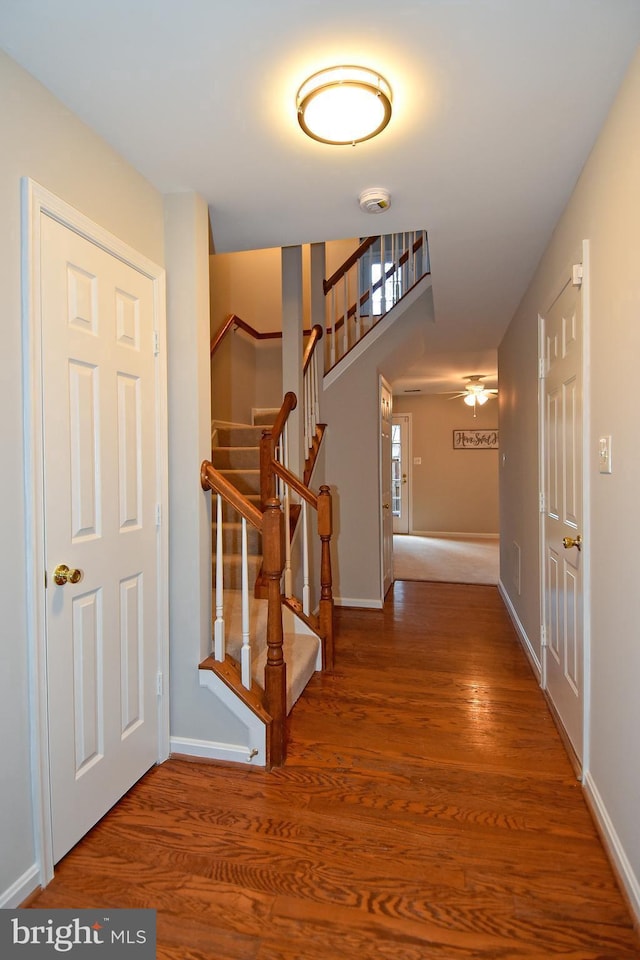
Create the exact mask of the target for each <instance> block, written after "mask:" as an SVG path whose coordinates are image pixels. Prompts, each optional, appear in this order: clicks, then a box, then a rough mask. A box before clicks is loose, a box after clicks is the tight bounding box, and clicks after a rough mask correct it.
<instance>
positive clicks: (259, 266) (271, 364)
mask: <svg viewBox="0 0 640 960" xmlns="http://www.w3.org/2000/svg"><path fill="white" fill-rule="evenodd" d="M214 226H215V225H214ZM357 245H358V240H357V239H354V238H351V239H349V240H336V241H332V242H330V243H327V244H326V246H325V256H326V269H325V276H329V275H330V274H331V273H332V272H333V271H334V270H335V269H336V268H337V267H339V266H340V264H341V263H343V262H344V260H345V259H346V258H347V257H348V256H349V255H350V254H351V253H352V252H353V250H355V248H356V247H357ZM310 253H311V247H310V245H309V244H305V245H303V246H302V291H303V295H302V315H301V317H300V322H301V324H302V326H303V329H305V330H306V329H310V327H311V302H310V293H309V291H310V275H311V268H310V262H311V256H310ZM209 260H210V298H211V332H212V335H213V334H215V332H216V331H217V330H219V329H220V327H221V326H222V325H223V323H224V322H225V320H226V318H227V317H228V316H229V314H230V313H235V314H237V315H238V316H239V317H240V318H241V319H242V320H245V321H246V322H247V323H248V324H250V325H251V326H252V327H253V328H254V329H255V330H257V331H258V332H259V333H273V332H274V331H277V330H282V254H281V250H280V248H279V247H278V248H271V249H268V250H247V251H241V252H238V253H224V254H214V255H213V256H211V257H210V258H209ZM211 385H212V389H211V416H212V418H213V419H216V420H228V421H235V422H238V423H248V422H249V419H250V416H251V410H252V408H253V407H275V406H279V405H280V404H281V403H282V395H283V388H282V341H279V340H278V341H273V342H272V341H269V340H263V341H253V340H252V339H251V338H250V337H249V336H248V335H247V334H244V333H242V332H233V331H230V332H229V333H228V334H227V335H226V337H225V339H224V341H223V343H222V345H221V346H220V347H219V348H218V350H217V351H216V354H215V356H214V357H213V358H212V361H211Z"/></svg>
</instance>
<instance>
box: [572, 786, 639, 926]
mask: <svg viewBox="0 0 640 960" xmlns="http://www.w3.org/2000/svg"><path fill="white" fill-rule="evenodd" d="M582 786H583V789H584V793H585V798H586V800H587V803H588V805H589V809H590V810H591V813H592V814H593V818H594V820H595V821H596V826H597V827H598V830H599V832H600V837H601V839H602V842H603V844H604V846H605V849H606V851H607V854H608V856H609V859H610V860H611V863H612V864H613V869H614V871H615V873H616V874H617V877H618V880H619V882H620V885H621V886H622V888H623V890H624V892H625V894H626V897H627V900H628V903H629V907H630V909H631V910H632V912H633V914H634V917H635V921H636V924H640V881H639V880H638V877H637V876H636V874H635V873H634V871H633V868H632V866H631V864H630V863H629V858H628V857H627V855H626V853H625V851H624V847H623V846H622V843H621V841H620V837H619V836H618V834H617V832H616V829H615V827H614V825H613V823H612V821H611V817H610V816H609V813H608V812H607V808H606V807H605V805H604V801H603V799H602V797H601V796H600V791H599V790H598V788H597V786H596V784H595V782H594V780H593V777H592V776H591V772H590V771H587V772H586V773H585V775H584V779H583V782H582Z"/></svg>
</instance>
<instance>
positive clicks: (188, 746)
mask: <svg viewBox="0 0 640 960" xmlns="http://www.w3.org/2000/svg"><path fill="white" fill-rule="evenodd" d="M253 749H255V748H249V747H245V746H243V745H239V744H237V743H219V742H218V741H216V740H192V739H190V738H189V737H171V754H172V755H173V754H177V755H178V756H183V757H197V758H198V759H199V760H223V761H225V762H227V763H244V764H251V766H253V767H263V766H264V755H263V756H262V757H260V755H259V753H258V752H257V753H254V752H253Z"/></svg>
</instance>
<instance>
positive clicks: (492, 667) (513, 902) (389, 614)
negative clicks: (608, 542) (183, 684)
mask: <svg viewBox="0 0 640 960" xmlns="http://www.w3.org/2000/svg"><path fill="white" fill-rule="evenodd" d="M337 617H338V633H337V644H336V669H335V673H334V674H333V675H331V676H329V675H324V676H323V675H317V676H316V677H315V678H314V679H313V680H312V681H311V684H310V686H309V688H308V689H307V692H306V693H305V695H304V696H303V697H302V699H301V700H300V701H299V702H298V704H297V705H296V707H295V709H294V712H293V715H292V720H291V733H290V745H289V759H288V762H287V765H286V767H284V768H282V769H279V770H275V771H274V772H272V773H265V772H263V771H259V770H251V769H249V770H247V769H246V768H242V769H235V768H230V767H217V766H213V765H206V764H196V763H191V762H188V761H184V760H178V759H172V760H170V761H168V762H167V763H166V764H164V765H163V766H161V767H157V768H155V769H154V770H152V771H151V772H150V773H149V774H147V776H146V777H144V778H143V779H142V780H141V781H140V783H138V784H137V785H136V787H134V789H133V790H132V791H131V792H130V793H129V794H128V795H127V796H126V797H125V798H124V800H122V801H121V802H120V803H119V804H118V806H117V807H115V808H114V809H113V810H112V811H111V812H110V813H109V814H108V815H107V816H106V817H105V818H104V819H103V820H102V821H101V822H100V823H99V824H98V825H97V826H96V827H95V828H94V829H93V830H92V831H91V833H90V834H89V835H88V836H87V837H86V838H85V839H84V840H83V841H82V842H81V843H80V844H78V846H77V847H75V848H74V850H72V851H71V853H69V854H68V855H67V856H66V857H65V859H64V860H63V861H62V862H61V863H60V864H59V865H58V867H57V868H56V876H55V879H54V880H53V882H52V883H51V884H50V885H49V886H48V887H47V888H46V890H44V891H43V892H42V893H41V894H40V895H39V896H38V897H37V898H36V899H35V900H34V901H33V902H32V903H31V906H34V907H55V906H64V907H133V906H140V907H155V908H157V911H158V954H157V955H158V957H160V958H166V960H169V958H171V960H173V958H176V960H178V958H179V960H201V958H207V960H227V958H228V960H231V958H234V960H249V958H251V960H341V958H349V960H351V958H358V960H369V958H376V960H378V958H382V960H387V958H388V960H424V958H434V960H462V958H466V960H481V958H495V960H498V958H500V960H516V958H526V960H534V958H535V960H542V958H549V957H561V958H563V960H596V958H597V960H626V958H638V957H640V943H639V941H638V939H637V938H636V937H635V935H634V932H633V929H632V923H631V919H630V916H629V913H628V911H627V908H626V906H625V903H624V901H623V899H622V896H621V894H620V892H619V890H618V888H617V886H616V883H615V881H614V878H613V875H612V872H611V869H610V867H609V865H608V862H607V859H606V857H605V854H604V851H603V849H602V847H601V845H600V842H599V840H598V836H597V834H596V831H595V828H594V825H593V823H592V820H591V818H590V815H589V813H588V811H587V809H586V806H585V803H584V801H583V798H582V792H581V788H580V785H579V784H578V783H577V782H576V780H575V777H574V774H573V772H572V769H571V766H570V764H569V761H568V759H567V757H566V755H565V753H564V750H563V747H562V745H561V742H560V739H559V737H558V734H557V732H556V729H555V727H554V725H553V722H552V720H551V717H550V715H549V713H548V710H547V707H546V704H545V700H544V697H543V695H542V693H541V691H540V690H539V688H538V686H537V683H536V681H535V679H534V677H533V675H532V674H531V671H530V669H529V666H528V664H527V662H526V659H525V657H524V654H523V652H522V650H521V649H520V647H519V645H518V643H517V640H516V638H515V634H514V632H513V629H512V627H511V624H510V621H509V619H508V617H507V614H506V612H505V610H504V607H503V605H502V602H501V601H500V598H499V595H498V592H497V590H496V588H495V587H484V586H464V585H459V584H439V583H407V582H403V583H396V584H395V586H394V589H393V593H392V596H391V598H390V600H389V601H388V602H387V604H386V605H385V608H384V610H383V611H379V612H371V611H357V610H338V611H337Z"/></svg>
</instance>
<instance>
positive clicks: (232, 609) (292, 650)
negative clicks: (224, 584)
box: [214, 590, 320, 713]
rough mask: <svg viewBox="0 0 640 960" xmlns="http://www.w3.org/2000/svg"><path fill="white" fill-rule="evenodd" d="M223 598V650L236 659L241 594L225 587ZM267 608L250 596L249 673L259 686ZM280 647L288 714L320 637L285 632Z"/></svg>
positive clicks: (305, 679) (310, 667) (312, 665)
mask: <svg viewBox="0 0 640 960" xmlns="http://www.w3.org/2000/svg"><path fill="white" fill-rule="evenodd" d="M224 598H225V599H224V613H223V615H224V621H225V636H226V652H227V653H228V654H229V655H230V656H231V657H233V658H234V660H237V661H238V662H239V661H240V652H241V649H242V594H241V592H240V590H228V591H225V595H224ZM267 607H268V604H267V601H266V600H257V599H256V598H255V597H251V598H250V602H249V636H250V638H251V653H252V658H251V674H252V677H253V679H254V680H255V681H256V683H258V684H260V686H261V687H264V668H265V665H266V662H267ZM214 611H215V597H214ZM214 615H215V613H214ZM283 646H284V658H285V662H286V664H287V713H288V712H289V711H290V710H291V707H292V706H293V704H294V703H295V702H296V700H297V699H298V697H299V696H300V694H301V693H302V691H303V690H304V688H305V687H306V685H307V683H308V682H309V680H310V678H311V677H312V676H313V674H314V673H315V670H316V664H317V659H318V652H319V649H320V640H319V639H318V637H316V636H308V635H307V634H298V633H290V632H287V633H285V635H284V641H283Z"/></svg>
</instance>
